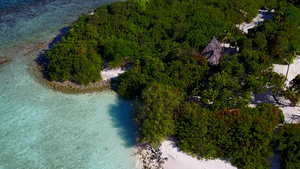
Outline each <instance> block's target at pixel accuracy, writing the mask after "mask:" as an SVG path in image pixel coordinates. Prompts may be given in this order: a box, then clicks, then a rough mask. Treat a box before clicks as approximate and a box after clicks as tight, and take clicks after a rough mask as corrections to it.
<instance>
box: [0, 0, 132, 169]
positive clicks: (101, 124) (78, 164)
mask: <svg viewBox="0 0 300 169" xmlns="http://www.w3.org/2000/svg"><path fill="white" fill-rule="evenodd" d="M5 2H7V4H4V3H5ZM8 2H9V1H6V0H4V1H2V3H0V19H1V20H0V21H4V22H0V57H1V56H7V57H9V58H11V59H12V61H11V62H9V63H6V64H3V65H0V169H2V168H3V169H15V168H26V169H35V168H72V169H73V168H97V169H118V168H120V169H133V168H137V167H138V166H137V163H138V160H137V157H136V155H135V153H136V151H137V150H136V148H135V137H134V132H135V128H134V126H133V125H132V122H131V117H130V113H129V112H130V103H129V101H127V100H124V99H122V98H119V97H118V95H117V94H116V93H114V92H112V91H105V92H98V93H87V94H76V95H75V94H63V93H61V92H55V91H53V90H51V89H48V88H47V87H45V86H43V85H42V84H40V83H39V82H38V81H37V80H36V78H35V77H34V76H32V75H31V74H30V71H29V65H30V63H31V62H32V61H33V60H34V59H35V58H37V57H38V55H39V54H40V53H39V52H40V51H34V52H31V53H30V54H28V48H27V46H32V44H38V43H39V42H43V41H47V40H49V39H51V38H54V37H55V36H56V34H58V33H59V30H60V29H62V28H63V27H65V26H67V25H68V23H71V22H74V21H75V20H76V18H77V17H78V16H79V15H80V14H81V13H83V12H91V11H93V9H94V8H95V7H96V6H98V5H100V4H103V3H107V2H106V1H105V2H104V1H92V0H87V1H80V0H78V1H76V0H61V1H47V0H45V1H43V0H42V1H36V2H39V3H37V5H36V6H35V3H33V2H34V1H33V0H31V1H30V0H27V1H20V2H23V3H22V5H23V6H21V7H19V6H17V5H18V1H16V0H14V1H13V2H14V3H11V4H9V3H8ZM24 6H25V7H24ZM13 10H15V11H13ZM33 46H34V45H33ZM26 53H27V54H26Z"/></svg>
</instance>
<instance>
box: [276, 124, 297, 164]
mask: <svg viewBox="0 0 300 169" xmlns="http://www.w3.org/2000/svg"><path fill="white" fill-rule="evenodd" d="M279 130H280V131H279V134H278V135H277V140H278V142H279V146H278V149H277V150H278V151H279V153H280V157H281V166H280V168H282V169H297V168H299V166H300V126H299V124H284V125H283V126H281V127H280V128H279Z"/></svg>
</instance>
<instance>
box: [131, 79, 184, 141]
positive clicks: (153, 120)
mask: <svg viewBox="0 0 300 169" xmlns="http://www.w3.org/2000/svg"><path fill="white" fill-rule="evenodd" d="M180 102H181V96H180V94H179V92H178V91H177V90H176V89H167V87H165V86H162V85H160V84H157V83H153V84H151V85H150V86H149V87H148V88H147V89H146V90H144V91H143V93H142V96H141V99H139V100H136V103H135V108H136V109H137V110H135V112H137V114H135V118H134V120H135V121H136V123H137V124H138V125H139V126H141V130H140V136H139V137H140V138H141V140H140V141H141V142H149V141H152V143H159V142H160V141H162V140H163V139H166V138H167V137H168V136H169V135H172V134H174V133H175V132H174V131H175V124H174V121H173V116H174V111H175V110H177V109H178V108H179V104H180Z"/></svg>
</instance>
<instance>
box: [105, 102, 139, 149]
mask: <svg viewBox="0 0 300 169" xmlns="http://www.w3.org/2000/svg"><path fill="white" fill-rule="evenodd" d="M130 111H131V106H130V102H129V101H128V100H125V99H122V98H120V97H119V98H118V99H117V102H116V103H115V104H113V105H110V107H109V116H110V117H111V119H112V122H113V125H114V127H115V128H117V129H118V135H119V136H120V137H121V139H122V140H123V142H124V146H125V147H127V148H129V147H133V146H135V145H136V136H135V132H136V131H137V129H136V127H135V126H134V124H133V121H132V116H131V113H130Z"/></svg>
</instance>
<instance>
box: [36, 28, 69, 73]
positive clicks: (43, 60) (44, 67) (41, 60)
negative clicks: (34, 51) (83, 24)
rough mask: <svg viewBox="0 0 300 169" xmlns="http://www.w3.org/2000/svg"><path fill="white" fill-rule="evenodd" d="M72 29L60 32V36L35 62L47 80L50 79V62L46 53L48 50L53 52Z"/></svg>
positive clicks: (64, 29) (63, 29)
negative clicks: (55, 46) (54, 47)
mask: <svg viewBox="0 0 300 169" xmlns="http://www.w3.org/2000/svg"><path fill="white" fill-rule="evenodd" d="M69 29H70V27H65V28H62V29H60V30H59V34H58V35H57V36H56V37H55V38H54V39H53V40H52V42H51V43H50V44H49V45H48V49H44V50H43V51H42V52H41V53H40V54H39V56H38V57H37V58H36V59H35V62H36V63H37V64H38V65H39V66H40V67H41V69H42V73H43V76H44V77H45V78H46V79H49V77H48V66H49V62H48V60H47V58H46V52H47V51H48V50H51V49H52V48H53V46H54V45H55V44H56V43H58V42H59V41H61V39H62V37H63V36H64V35H65V34H66V33H67V32H68V30H69Z"/></svg>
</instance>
